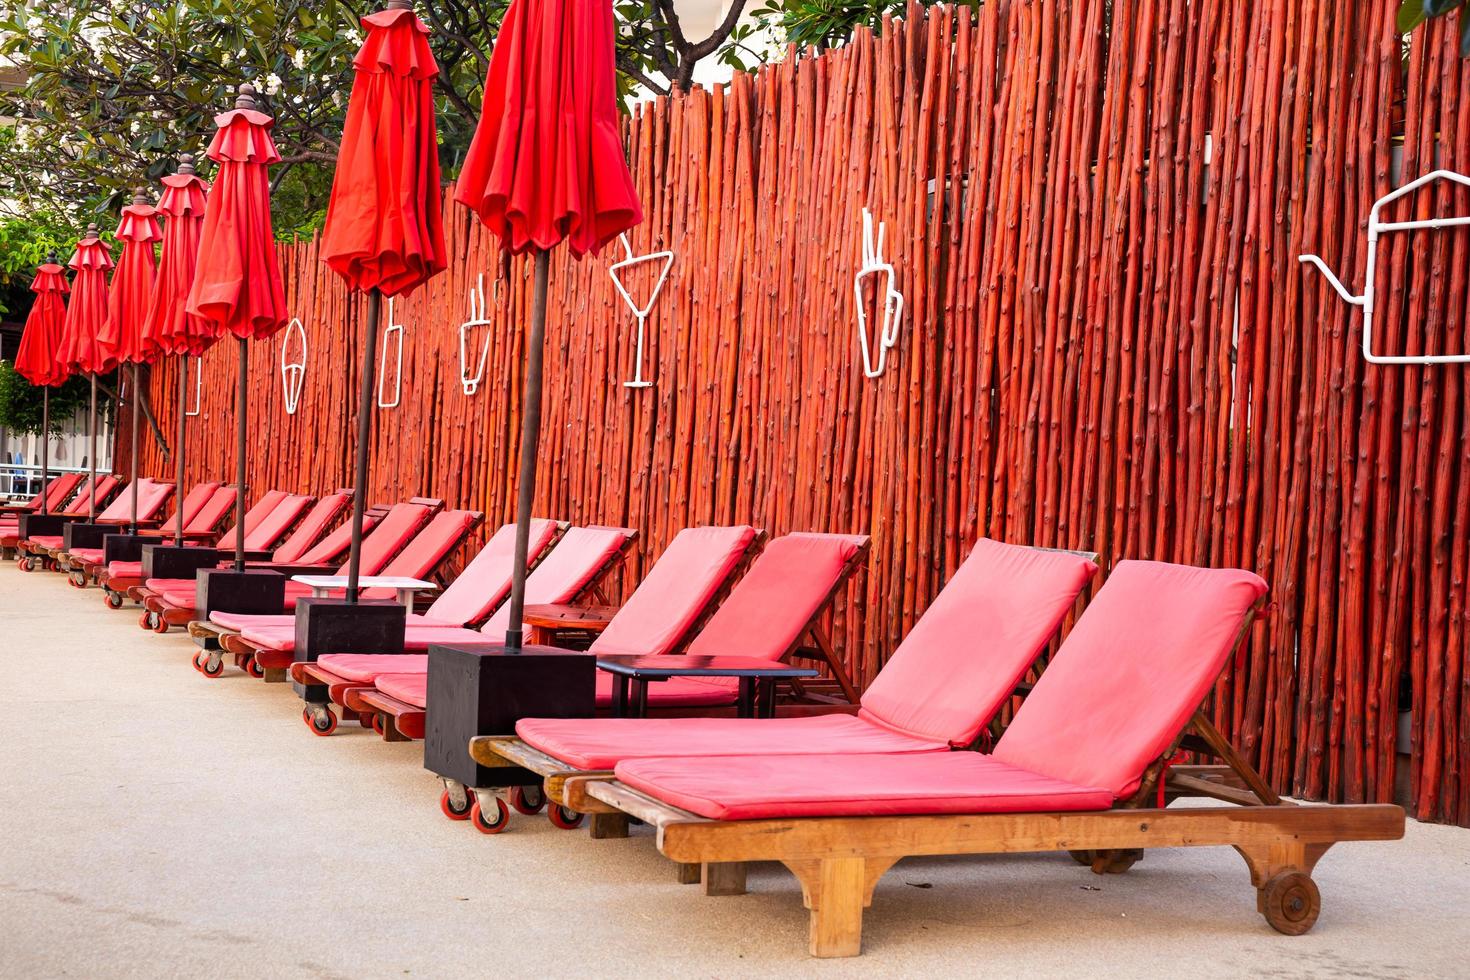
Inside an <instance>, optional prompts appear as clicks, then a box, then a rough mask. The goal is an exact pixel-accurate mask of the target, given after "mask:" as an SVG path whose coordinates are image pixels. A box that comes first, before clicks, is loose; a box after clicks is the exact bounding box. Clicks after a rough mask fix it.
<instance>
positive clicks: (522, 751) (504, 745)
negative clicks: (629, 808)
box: [470, 735, 618, 813]
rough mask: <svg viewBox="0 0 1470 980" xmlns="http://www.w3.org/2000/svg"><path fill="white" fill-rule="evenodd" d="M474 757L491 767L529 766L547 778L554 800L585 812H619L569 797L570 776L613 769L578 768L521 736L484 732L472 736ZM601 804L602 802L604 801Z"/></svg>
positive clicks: (606, 772)
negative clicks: (573, 802)
mask: <svg viewBox="0 0 1470 980" xmlns="http://www.w3.org/2000/svg"><path fill="white" fill-rule="evenodd" d="M470 757H471V758H473V759H474V760H475V761H476V762H478V763H479V764H480V765H482V766H488V767H491V768H502V767H507V766H519V767H520V768H522V769H529V770H530V771H531V772H534V773H535V774H536V775H538V776H540V777H541V778H542V779H543V781H544V784H543V785H544V788H545V791H546V795H547V797H548V798H549V799H550V800H551V801H552V802H553V803H560V804H562V805H563V806H571V807H572V809H574V810H577V811H579V812H581V813H616V812H618V811H617V810H616V809H614V808H607V809H596V810H584V809H582V808H581V807H579V806H572V805H571V804H570V803H569V802H567V797H566V782H567V780H569V779H574V778H576V777H580V776H596V777H599V778H602V779H611V778H612V771H611V770H592V769H577V768H576V767H574V766H569V765H567V763H565V762H563V761H562V760H560V759H558V758H556V757H555V756H551V755H547V754H546V753H545V752H542V751H541V750H540V749H533V748H532V747H531V746H529V745H527V744H526V743H525V742H522V741H521V740H520V739H518V738H507V737H500V736H493V735H481V736H479V737H477V738H472V739H470ZM598 805H599V806H601V804H598Z"/></svg>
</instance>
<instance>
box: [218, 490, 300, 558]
mask: <svg viewBox="0 0 1470 980" xmlns="http://www.w3.org/2000/svg"><path fill="white" fill-rule="evenodd" d="M273 494H279V496H278V497H276V498H275V502H274V503H273V504H270V506H269V509H268V510H265V511H264V513H260V514H258V515H257V512H259V511H261V510H262V509H263V508H265V507H266V506H267V504H268V503H269V501H270V500H271V497H272V495H273ZM311 502H312V498H311V495H310V494H305V493H281V492H280V491H278V490H272V491H271V492H270V493H268V494H266V495H265V496H264V497H262V498H261V499H260V500H259V501H257V502H256V504H255V506H254V507H252V508H250V509H249V510H248V511H246V512H245V548H246V550H248V551H265V550H267V549H270V548H274V547H275V546H276V543H277V542H279V541H280V540H281V538H283V537H285V535H286V531H287V530H288V529H290V527H291V525H293V524H295V523H296V522H297V520H299V519H300V517H301V515H302V514H303V513H304V512H305V511H306V508H308V507H310V506H311ZM234 543H235V542H234V538H233V537H230V538H229V539H228V543H227V545H226V546H227V547H232V546H233V545H234ZM273 557H274V556H273Z"/></svg>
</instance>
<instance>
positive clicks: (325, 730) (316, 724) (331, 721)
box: [301, 708, 337, 736]
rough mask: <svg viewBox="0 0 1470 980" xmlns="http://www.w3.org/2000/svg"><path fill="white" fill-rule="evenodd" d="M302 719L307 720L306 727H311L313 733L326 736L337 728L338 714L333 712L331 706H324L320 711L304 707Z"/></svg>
mask: <svg viewBox="0 0 1470 980" xmlns="http://www.w3.org/2000/svg"><path fill="white" fill-rule="evenodd" d="M301 720H302V721H304V722H306V727H307V728H310V729H311V733H312V734H313V735H323V736H326V735H330V734H332V733H333V732H335V731H336V730H337V716H336V715H335V714H333V713H332V709H331V708H323V709H322V710H321V711H320V712H313V711H312V710H311V709H310V708H303V709H302V711H301Z"/></svg>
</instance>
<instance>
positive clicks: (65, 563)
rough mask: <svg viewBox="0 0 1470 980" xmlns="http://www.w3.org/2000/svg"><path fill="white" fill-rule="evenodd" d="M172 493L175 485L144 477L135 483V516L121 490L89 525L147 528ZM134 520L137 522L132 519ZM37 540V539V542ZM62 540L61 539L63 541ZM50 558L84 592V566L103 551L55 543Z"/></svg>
mask: <svg viewBox="0 0 1470 980" xmlns="http://www.w3.org/2000/svg"><path fill="white" fill-rule="evenodd" d="M173 494H174V485H173V483H171V482H168V481H164V480H152V479H149V478H147V477H144V478H142V479H140V480H139V481H138V509H137V513H136V515H134V513H133V497H132V494H131V493H130V492H128V491H126V490H125V491H124V492H122V493H120V494H118V495H117V496H116V497H115V498H113V501H112V503H110V504H108V505H107V506H106V507H105V508H104V509H103V510H102V513H100V514H98V515H97V517H96V519H94V520H93V521H91V522H90V523H92V524H94V525H103V524H105V525H111V526H115V527H117V528H118V529H119V530H121V529H123V528H125V527H127V526H128V525H130V524H137V525H138V526H140V527H142V526H147V525H149V524H153V523H155V522H157V521H158V520H159V515H160V514H161V513H162V512H163V508H164V507H165V506H166V505H167V504H168V501H169V498H171V497H172V496H173ZM134 517H136V520H134ZM37 540H39V539H37ZM62 540H63V541H64V539H62ZM49 551H50V554H51V557H52V558H54V559H55V560H56V563H57V566H58V567H59V568H60V569H61V570H62V571H65V572H66V573H67V581H68V582H69V583H70V584H71V585H72V586H74V587H76V588H79V589H85V588H86V587H87V586H88V585H89V584H91V583H90V581H89V579H88V578H87V576H86V574H85V572H84V569H85V567H86V565H87V563H88V562H89V561H90V562H99V561H101V560H102V548H100V547H91V546H82V547H75V546H74V547H72V548H69V549H68V548H66V547H65V545H64V544H63V543H62V542H61V541H58V543H57V544H56V546H55V547H53V548H50V549H49Z"/></svg>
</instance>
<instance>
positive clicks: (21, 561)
mask: <svg viewBox="0 0 1470 980" xmlns="http://www.w3.org/2000/svg"><path fill="white" fill-rule="evenodd" d="M15 567H16V568H18V569H20V570H21V571H23V572H34V571H35V570H36V567H35V565H33V564H32V563H31V560H30V559H29V558H17V559H16V561H15Z"/></svg>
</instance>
